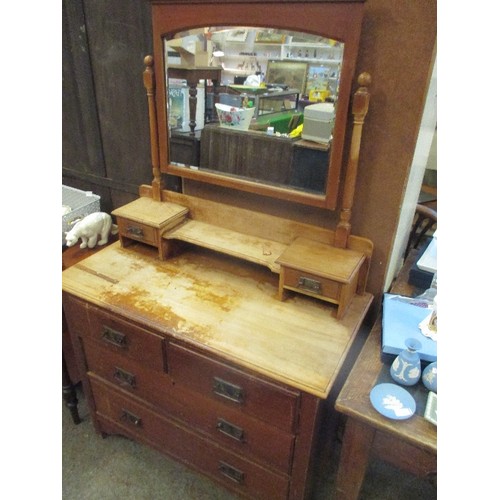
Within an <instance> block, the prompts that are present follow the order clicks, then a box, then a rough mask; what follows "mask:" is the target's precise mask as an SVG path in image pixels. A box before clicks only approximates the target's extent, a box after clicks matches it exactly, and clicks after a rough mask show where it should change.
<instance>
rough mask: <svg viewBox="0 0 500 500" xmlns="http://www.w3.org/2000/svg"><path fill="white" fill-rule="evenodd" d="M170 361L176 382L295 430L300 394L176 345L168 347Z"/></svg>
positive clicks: (257, 416)
mask: <svg viewBox="0 0 500 500" xmlns="http://www.w3.org/2000/svg"><path fill="white" fill-rule="evenodd" d="M167 359H168V365H169V370H170V375H171V376H172V378H173V380H174V382H175V383H180V384H183V385H185V386H186V387H188V388H190V389H192V390H194V391H196V392H198V393H199V394H201V395H202V396H204V397H207V398H210V399H213V400H214V401H218V402H221V403H223V404H225V405H228V406H229V407H231V408H234V409H236V408H238V409H240V410H241V411H242V412H244V413H246V414H247V415H251V416H252V417H255V418H257V419H260V420H263V421H264V422H267V423H269V424H271V425H273V426H275V427H277V428H279V429H282V430H284V431H287V432H293V431H294V429H295V425H296V420H297V408H298V402H299V393H298V392H294V391H292V390H288V389H286V388H284V387H280V386H278V385H276V384H273V383H270V382H268V381H266V380H263V379H260V378H257V377H253V376H251V375H249V374H247V373H245V372H243V371H241V370H238V369H236V368H233V367H231V366H229V365H227V364H226V363H223V362H219V361H214V360H212V359H210V358H208V357H206V356H205V355H203V354H201V353H198V352H195V351H194V350H192V349H189V348H187V347H184V346H182V345H179V344H176V343H173V342H171V343H170V344H169V346H168V349H167Z"/></svg>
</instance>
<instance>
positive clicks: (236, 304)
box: [63, 243, 372, 398]
mask: <svg viewBox="0 0 500 500" xmlns="http://www.w3.org/2000/svg"><path fill="white" fill-rule="evenodd" d="M63 290H64V291H67V292H69V293H71V294H73V295H75V296H77V297H80V298H82V299H84V300H87V301H89V302H91V303H93V304H95V305H98V306H102V307H104V308H106V309H108V310H110V311H111V312H113V311H115V312H119V313H121V314H127V316H128V317H129V318H130V320H132V321H136V322H138V323H139V324H143V325H145V326H146V327H151V328H153V329H154V330H155V331H158V332H160V333H161V332H165V333H167V332H168V333H170V334H171V335H173V336H174V337H177V338H180V339H183V340H185V341H186V342H188V343H192V344H193V345H198V346H202V347H204V348H205V349H208V351H210V352H213V353H216V354H218V355H220V356H221V357H222V358H224V359H227V360H230V361H234V362H236V363H238V364H240V365H241V366H244V367H247V368H249V369H252V370H254V371H256V372H257V373H261V374H262V375H265V376H268V377H270V378H271V379H273V380H276V381H279V382H283V383H286V384H289V385H290V386H292V387H295V388H297V389H301V390H304V391H305V392H308V393H310V394H313V395H316V396H319V397H321V398H326V396H327V395H328V392H329V390H330V388H331V386H332V384H333V382H334V381H335V378H336V376H337V374H338V372H339V370H340V368H341V366H342V363H343V361H344V359H345V357H346V355H347V352H348V350H349V347H350V346H351V344H352V342H353V340H354V338H355V336H356V334H357V331H358V329H359V327H360V326H361V322H362V320H363V318H364V316H365V314H366V312H367V310H368V308H369V306H370V304H371V301H372V296H371V295H370V294H364V295H362V296H361V295H357V296H355V298H354V300H353V302H352V304H351V306H350V308H349V310H348V311H347V313H346V315H345V316H344V318H343V320H342V321H337V320H336V319H334V318H332V317H331V306H330V305H328V304H324V303H322V302H320V301H316V300H314V299H310V298H308V297H293V299H291V300H287V301H286V302H280V301H279V300H278V298H277V294H278V278H277V276H276V275H274V274H273V273H271V272H270V271H268V270H266V269H265V268H263V267H259V266H255V265H252V264H250V263H246V262H243V261H240V260H233V259H231V258H229V257H226V256H219V255H216V254H213V253H211V252H207V251H204V250H202V249H197V248H193V249H191V250H188V251H185V252H184V253H183V254H182V255H180V256H178V257H174V258H172V259H169V260H166V261H160V260H158V259H157V258H155V250H154V249H152V248H150V247H145V246H143V245H140V244H133V245H131V246H130V247H127V248H121V247H120V245H119V243H115V244H113V245H111V246H110V247H108V248H106V249H104V250H102V251H101V252H99V253H98V254H96V255H94V256H92V257H90V258H89V259H86V260H84V261H82V262H80V263H78V264H76V265H75V266H73V267H71V268H70V269H67V270H66V271H64V272H63Z"/></svg>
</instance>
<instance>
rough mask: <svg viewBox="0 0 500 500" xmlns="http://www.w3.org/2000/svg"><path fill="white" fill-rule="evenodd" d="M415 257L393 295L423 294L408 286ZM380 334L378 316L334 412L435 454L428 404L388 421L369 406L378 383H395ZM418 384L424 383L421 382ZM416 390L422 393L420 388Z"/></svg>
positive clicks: (396, 284) (395, 286)
mask: <svg viewBox="0 0 500 500" xmlns="http://www.w3.org/2000/svg"><path fill="white" fill-rule="evenodd" d="M415 255H416V254H415V251H413V253H412V254H410V256H409V258H408V259H407V261H406V263H405V267H404V268H403V269H402V271H401V273H400V274H399V276H398V279H397V280H396V282H395V284H394V286H393V287H392V288H391V293H396V294H401V295H407V296H415V295H418V294H420V293H422V292H423V290H420V289H415V288H414V287H412V286H411V285H408V279H407V278H408V273H409V269H410V267H411V265H412V264H413V262H414V258H415ZM381 332H382V323H381V318H380V316H379V318H378V319H377V321H376V322H375V325H374V326H373V328H372V330H371V332H370V334H369V335H368V338H367V340H366V342H365V345H364V346H363V349H362V350H361V352H360V354H359V356H358V359H357V360H356V363H355V364H354V367H353V369H352V370H351V372H350V374H349V376H348V378H347V380H346V382H345V384H344V386H343V387H342V390H341V391H340V394H339V397H338V398H337V401H336V403H335V409H336V410H337V411H339V412H341V413H343V414H345V415H348V416H349V417H353V418H356V419H357V420H359V421H362V422H364V423H366V424H368V425H370V426H372V427H375V428H377V429H379V430H381V431H384V432H386V433H388V434H391V435H395V436H397V437H398V438H400V439H403V440H405V441H407V442H409V443H411V444H414V445H416V446H419V447H421V448H424V449H426V450H428V451H430V452H433V453H436V452H437V427H436V426H435V425H434V424H432V423H431V422H429V421H427V420H426V419H425V418H424V417H423V411H424V409H425V401H422V400H419V399H417V398H416V401H417V411H416V413H415V415H413V416H412V417H411V418H409V419H408V420H391V419H389V418H386V417H384V416H383V415H381V414H380V413H378V412H377V410H375V408H374V407H373V406H372V404H371V402H370V391H371V390H372V388H373V387H374V386H375V385H376V384H377V383H380V382H381V381H383V382H392V379H391V378H390V374H389V369H390V366H389V365H388V364H384V363H383V362H382V361H381V358H380V352H381ZM387 377H388V378H387ZM419 384H421V383H420V382H419ZM422 387H423V386H422ZM410 389H411V388H409V390H410ZM417 389H418V390H420V388H417ZM422 405H423V408H422Z"/></svg>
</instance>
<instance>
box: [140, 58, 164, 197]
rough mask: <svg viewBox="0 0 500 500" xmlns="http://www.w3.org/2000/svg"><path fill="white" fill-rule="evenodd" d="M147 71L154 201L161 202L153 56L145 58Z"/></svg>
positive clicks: (145, 71)
mask: <svg viewBox="0 0 500 500" xmlns="http://www.w3.org/2000/svg"><path fill="white" fill-rule="evenodd" d="M144 64H145V65H146V69H145V70H144V73H143V79H144V86H145V87H146V94H147V96H148V109H149V133H150V135H151V163H152V165H153V181H152V182H151V185H152V194H153V200H158V201H161V191H162V189H163V184H162V179H161V172H160V159H159V158H160V157H159V151H158V128H157V121H156V102H155V74H154V69H153V56H146V57H145V58H144Z"/></svg>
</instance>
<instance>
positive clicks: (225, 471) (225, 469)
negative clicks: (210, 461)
mask: <svg viewBox="0 0 500 500" xmlns="http://www.w3.org/2000/svg"><path fill="white" fill-rule="evenodd" d="M219 471H220V473H221V474H222V475H223V476H226V477H227V478H229V479H231V481H234V482H235V483H238V484H241V483H243V481H244V479H245V473H244V472H243V471H241V470H239V469H236V468H235V467H233V466H232V465H229V464H226V463H225V462H219Z"/></svg>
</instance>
